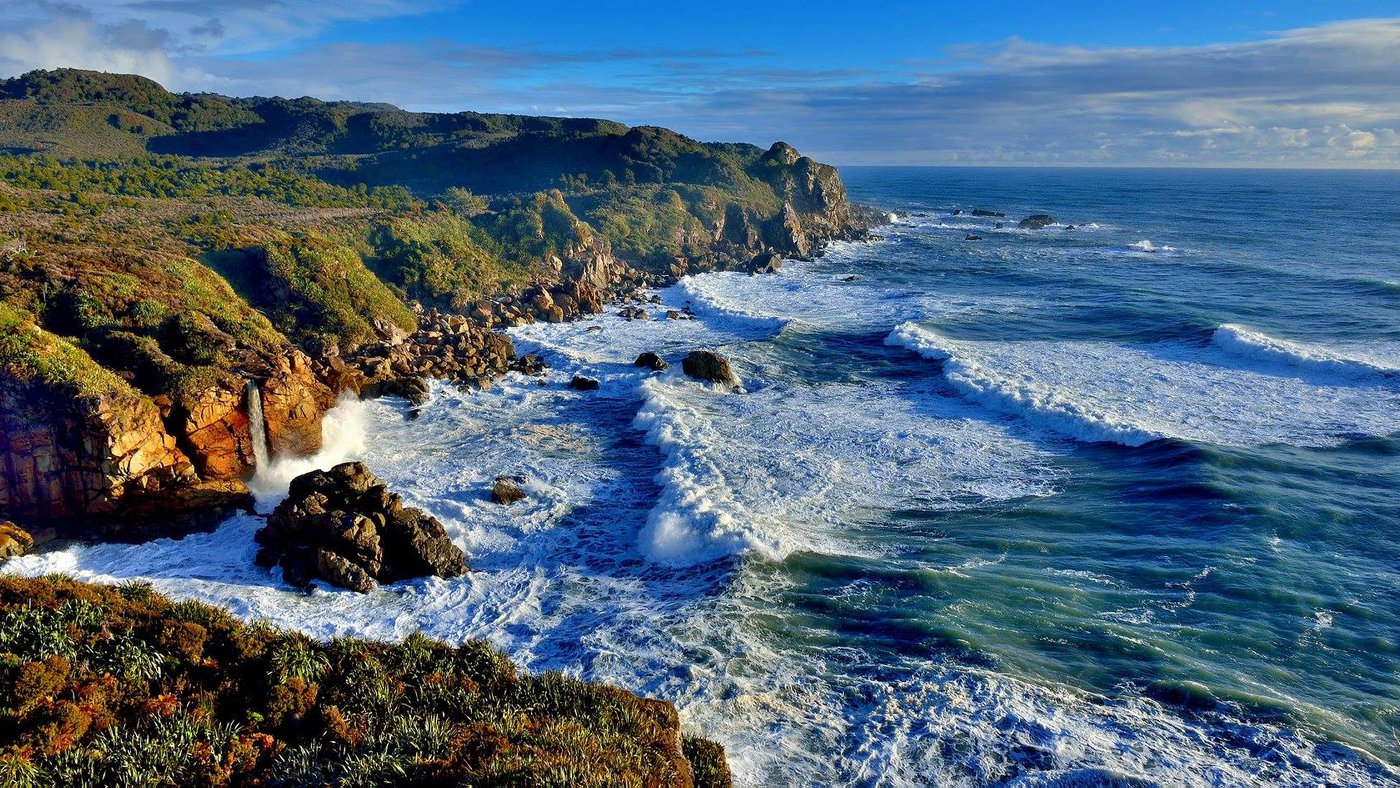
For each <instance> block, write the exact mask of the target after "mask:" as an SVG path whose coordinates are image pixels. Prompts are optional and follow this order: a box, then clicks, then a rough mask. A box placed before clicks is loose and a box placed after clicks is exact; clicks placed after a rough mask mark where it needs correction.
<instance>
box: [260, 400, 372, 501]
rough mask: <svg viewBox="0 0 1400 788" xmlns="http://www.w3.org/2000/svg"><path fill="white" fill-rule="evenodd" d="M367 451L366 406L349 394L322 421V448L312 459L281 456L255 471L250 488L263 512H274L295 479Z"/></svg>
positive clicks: (356, 456) (351, 458)
mask: <svg viewBox="0 0 1400 788" xmlns="http://www.w3.org/2000/svg"><path fill="white" fill-rule="evenodd" d="M364 450H365V424H364V404H363V403H361V402H360V400H359V399H358V398H356V397H354V396H353V395H346V396H344V397H342V398H341V400H340V402H339V403H337V404H336V406H335V407H334V408H331V409H330V410H329V411H327V412H326V415H325V417H324V418H322V419H321V449H320V451H318V452H316V453H315V454H314V455H312V456H310V457H289V456H283V455H279V456H277V457H273V458H272V460H271V461H270V462H268V463H266V464H265V465H261V466H259V467H258V468H256V469H255V471H254V475H253V478H252V479H250V480H249V481H248V489H249V490H252V492H253V496H254V497H255V498H256V499H257V503H258V509H259V510H260V511H270V510H271V509H272V507H274V506H276V505H277V502H278V501H280V500H281V499H282V498H284V497H286V495H287V485H288V484H290V483H291V481H292V479H295V478H296V477H298V476H300V475H302V474H303V473H308V472H310V471H314V470H317V469H321V470H325V469H327V468H330V467H332V466H334V465H338V464H339V463H342V462H347V461H349V460H353V459H357V458H358V457H359V456H360V455H361V454H363V453H364Z"/></svg>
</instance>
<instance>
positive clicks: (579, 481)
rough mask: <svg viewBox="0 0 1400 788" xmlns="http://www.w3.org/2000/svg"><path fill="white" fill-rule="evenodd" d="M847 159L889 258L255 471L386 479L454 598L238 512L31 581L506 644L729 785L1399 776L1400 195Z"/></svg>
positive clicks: (750, 281)
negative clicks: (708, 369) (610, 694)
mask: <svg viewBox="0 0 1400 788" xmlns="http://www.w3.org/2000/svg"><path fill="white" fill-rule="evenodd" d="M843 177H844V178H845V180H846V182H847V185H848V187H849V189H850V191H851V193H852V197H853V198H854V199H855V200H857V201H860V202H863V203H866V204H869V205H873V206H876V207H878V208H879V209H881V210H883V211H886V212H888V213H890V214H892V215H893V217H894V223H893V224H892V225H890V226H889V227H886V228H883V229H882V230H881V231H880V235H881V238H880V239H879V240H877V241H872V242H870V243H845V244H837V245H835V246H834V247H833V248H832V249H831V250H830V251H829V253H828V254H826V255H825V256H823V257H821V258H820V259H817V260H815V261H810V262H803V261H788V263H787V264H786V267H785V269H784V271H783V272H782V273H781V274H779V275H776V276H759V277H750V276H747V275H744V274H740V273H714V274H704V275H700V276H695V277H689V278H687V279H685V280H682V281H681V282H680V283H679V284H678V285H676V286H674V287H671V288H669V289H667V290H665V291H662V292H661V293H660V294H659V295H660V296H661V298H662V300H663V305H660V306H657V307H654V308H653V314H655V315H656V316H658V317H659V316H660V315H661V313H662V312H664V310H665V309H666V308H672V309H679V308H681V307H682V306H684V305H686V304H689V305H690V306H691V307H692V309H693V310H694V312H695V313H696V314H697V315H698V319H696V320H652V321H633V322H628V321H625V320H623V319H621V318H619V317H617V316H615V315H605V316H601V317H598V318H595V319H590V320H586V321H582V322H578V323H571V324H564V325H545V324H537V325H532V326H526V327H521V328H518V329H514V330H513V331H512V334H513V337H514V339H515V341H516V345H517V348H518V349H519V350H520V351H521V352H539V353H542V354H543V355H544V356H545V357H546V359H547V360H548V362H549V363H550V365H551V369H550V372H549V375H548V379H547V382H546V384H545V385H540V384H538V383H537V382H535V381H534V380H532V379H527V378H524V377H521V376H519V375H512V376H511V377H509V378H507V379H506V380H504V381H502V382H501V383H500V384H498V385H497V386H495V387H493V388H492V389H490V390H488V391H485V392H463V391H458V390H456V389H453V388H451V387H448V386H444V385H439V384H435V385H434V387H433V394H432V399H431V400H430V402H429V403H428V404H427V405H426V406H424V407H423V408H422V410H421V413H420V414H419V415H418V416H417V418H409V412H408V410H409V409H408V406H407V405H406V404H405V403H403V402H401V401H397V400H392V399H386V400H379V401H373V402H364V403H359V402H346V403H344V404H342V405H341V406H340V407H339V408H337V410H336V411H335V412H334V413H333V418H331V419H328V421H327V424H326V432H327V437H328V439H329V440H328V445H327V448H326V450H325V451H323V453H322V454H321V455H320V456H318V457H317V458H313V459H312V460H305V461H280V462H277V463H274V465H273V467H271V468H268V469H265V470H264V471H263V472H262V473H261V474H260V476H259V478H258V479H257V480H255V481H256V484H255V487H256V488H257V490H258V491H259V493H260V495H261V505H262V506H264V507H268V506H270V505H272V503H274V502H275V500H276V498H277V496H278V495H279V494H280V493H281V492H283V491H285V483H286V480H287V479H288V478H290V476H291V475H292V474H294V473H296V472H299V471H302V470H305V469H307V468H309V467H311V466H312V465H313V464H323V465H324V464H329V463H332V462H334V461H338V460H341V459H345V458H349V457H359V458H362V459H364V460H365V461H366V462H367V463H368V464H369V465H370V467H371V468H372V469H373V470H375V471H376V472H377V473H378V474H380V475H381V476H383V477H384V478H385V479H386V480H387V481H389V483H390V485H391V487H392V488H394V489H396V490H398V491H400V492H402V493H404V495H405V497H406V498H407V500H408V502H409V503H410V504H412V505H416V506H421V507H424V508H426V509H428V510H429V511H430V512H431V513H433V514H434V515H436V516H437V517H439V518H440V519H441V520H442V521H443V522H444V523H445V524H446V526H447V528H448V530H449V532H450V533H451V534H452V536H453V537H454V538H455V539H456V540H457V542H458V543H459V544H461V545H462V546H463V547H464V549H465V550H466V552H467V555H468V558H469V561H470V563H471V565H472V567H473V568H474V570H475V571H473V572H472V573H470V574H469V575H468V576H466V577H464V578H459V579H454V580H440V579H425V580H420V581H413V582H406V583H401V584H397V585H394V586H391V587H388V588H382V589H379V590H377V591H375V592H372V593H370V594H368V595H365V596H361V595H357V594H353V593H350V592H344V591H338V590H332V589H329V588H321V589H318V590H317V591H315V592H314V593H311V594H301V593H298V592H294V591H291V590H288V589H287V588H285V587H284V586H282V585H281V584H280V579H279V578H278V577H276V576H275V575H273V574H272V573H269V572H267V571H265V570H262V569H259V568H257V567H256V566H254V564H253V561H252V557H253V553H254V546H253V543H252V535H253V532H254V531H255V530H256V529H257V527H258V525H259V521H258V520H257V519H256V518H253V517H248V516H243V517H237V518H234V519H233V520H230V521H229V522H228V523H226V524H225V525H224V526H222V527H221V528H220V529H219V530H217V531H215V532H213V533H209V534H197V535H192V536H189V537H186V538H185V539H183V540H179V541H173V540H161V541H157V542H151V543H148V544H144V545H86V546H82V545H75V546H70V547H66V548H64V549H61V550H57V551H52V552H48V553H45V554H41V555H36V556H29V557H25V558H22V559H17V560H16V561H14V562H12V563H11V564H10V566H9V568H8V569H7V571H10V572H21V573H27V574H42V573H46V572H55V571H57V572H66V573H69V574H72V575H75V576H77V577H80V578H84V579H93V580H101V581H107V582H118V581H122V580H127V579H138V578H139V579H148V580H150V581H151V582H152V583H153V584H154V585H155V586H156V587H157V588H158V589H159V590H161V591H163V592H166V593H169V594H171V595H172V596H175V597H180V598H198V599H203V600H206V601H210V602H215V603H218V604H223V605H226V606H228V607H230V608H231V609H232V610H233V611H234V612H236V613H237V614H239V615H241V616H244V617H246V618H250V619H263V620H268V621H271V622H274V623H277V624H281V625H286V626H290V627H295V628H298V629H301V630H303V631H306V632H308V633H311V634H313V635H316V636H320V637H329V636H334V635H346V634H353V635H364V636H370V637H382V638H400V637H404V636H406V635H407V634H409V633H410V632H412V631H414V630H418V629H421V630H423V631H424V632H426V633H427V634H430V635H432V636H435V637H439V638H444V639H447V640H453V641H455V640H461V639H464V638H474V637H479V638H485V639H487V640H490V641H491V642H492V643H494V644H496V645H497V646H499V647H501V648H502V649H504V650H505V651H506V652H507V653H508V654H509V655H510V656H511V657H512V658H513V659H515V660H516V661H517V662H518V663H520V664H522V665H524V666H526V667H528V668H529V669H531V670H536V671H543V670H562V671H565V672H568V673H570V674H574V675H578V676H581V677H583V678H586V679H590V680H600V681H607V682H612V683H615V684H618V685H620V686H623V687H626V688H628V689H631V690H633V691H636V692H639V693H642V694H646V695H653V696H657V697H662V698H666V699H669V700H671V701H674V702H675V703H676V704H677V706H678V707H679V708H680V710H681V714H682V720H683V722H684V723H685V724H686V725H687V726H688V727H690V728H691V729H693V730H696V731H700V732H703V733H704V734H706V735H708V736H710V737H712V738H714V739H716V740H718V741H720V742H721V743H723V744H724V745H725V746H726V747H727V749H728V753H729V757H730V761H731V764H732V766H733V768H734V771H735V776H736V781H737V782H738V783H739V784H741V785H755V786H756V785H765V786H766V785H792V786H807V785H872V786H905V785H910V786H912V785H928V784H939V785H981V784H988V783H1008V784H1015V785H1078V784H1086V785H1094V784H1101V783H1104V782H1111V781H1113V780H1115V779H1120V778H1141V779H1144V780H1146V781H1148V782H1149V783H1154V782H1155V783H1160V784H1164V785H1246V784H1260V783H1267V784H1296V785H1302V784H1307V785H1313V784H1319V783H1329V784H1339V785H1373V784H1400V495H1397V490H1400V176H1397V174H1395V173H1379V172H1375V173H1371V172H1283V171H1224V170H1204V171H1203V170H1032V169H1005V170H999V169H954V168H942V169H908V168H905V169H898V168H894V169H886V168H868V169H867V168H858V169H848V170H846V171H844V172H843ZM973 209H984V210H990V211H996V212H1002V213H1005V214H1006V218H1004V219H998V218H996V217H973V216H971V215H970V212H971V211H972V210H973ZM1036 213H1045V214H1050V215H1052V216H1053V217H1055V219H1056V223H1055V224H1053V225H1051V226H1049V227H1046V228H1044V229H1039V230H1020V229H1017V228H1016V223H1017V222H1018V221H1019V220H1020V219H1021V218H1024V217H1025V216H1027V215H1030V214H1036ZM998 221H1000V222H1004V223H1005V227H1004V228H1002V229H996V226H995V225H996V223H997V222H998ZM1070 225H1073V229H1071V228H1070ZM969 235H976V236H980V240H968V238H967V236H969ZM701 347H707V348H716V349H718V350H720V351H721V352H722V353H723V354H724V355H726V356H727V357H728V358H729V359H730V360H731V362H732V363H733V364H734V366H735V370H736V372H737V373H738V375H739V377H740V378H741V379H742V381H743V390H742V391H739V392H732V393H725V392H721V391H717V390H715V389H712V388H710V387H708V386H706V385H703V384H700V383H697V382H695V381H691V380H689V379H687V378H685V377H684V376H682V375H680V374H679V366H680V364H679V361H680V358H681V357H682V356H683V355H684V354H685V352H687V351H688V350H690V349H694V348H701ZM643 351H656V352H658V353H661V354H662V355H663V357H665V358H666V359H668V360H669V361H670V362H671V363H672V369H671V370H670V371H669V372H666V373H663V374H660V375H652V374H650V373H647V372H645V371H643V370H640V369H637V368H635V367H633V366H632V365H631V362H632V360H633V359H634V358H635V357H636V356H637V355H638V354H639V353H641V352H643ZM575 374H584V375H589V376H592V377H596V378H598V379H599V380H600V381H601V383H602V385H601V388H600V390H599V391H596V392H577V391H572V390H570V389H569V388H568V387H567V383H568V381H569V379H570V378H571V377H572V376H573V375H575ZM501 474H521V475H524V476H525V477H527V479H528V481H527V483H526V484H525V488H526V490H527V491H528V493H529V495H530V497H529V500H528V501H527V502H525V503H522V504H518V505H516V506H513V507H509V508H507V507H500V506H497V505H495V504H493V503H491V502H490V500H489V497H488V494H489V487H490V482H491V480H492V479H494V478H495V477H496V476H498V475H501Z"/></svg>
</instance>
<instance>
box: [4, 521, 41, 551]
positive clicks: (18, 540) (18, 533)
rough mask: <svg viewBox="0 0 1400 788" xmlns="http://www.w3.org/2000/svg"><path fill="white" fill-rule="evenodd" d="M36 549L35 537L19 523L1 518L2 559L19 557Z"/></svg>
mask: <svg viewBox="0 0 1400 788" xmlns="http://www.w3.org/2000/svg"><path fill="white" fill-rule="evenodd" d="M32 549H34V537H33V536H30V534H29V532H28V531H26V530H24V529H23V528H20V527H19V526H18V525H15V524H14V523H12V522H10V521H8V520H0V561H4V560H7V559H10V558H17V557H19V556H22V555H24V554H25V553H27V552H29V551H30V550H32Z"/></svg>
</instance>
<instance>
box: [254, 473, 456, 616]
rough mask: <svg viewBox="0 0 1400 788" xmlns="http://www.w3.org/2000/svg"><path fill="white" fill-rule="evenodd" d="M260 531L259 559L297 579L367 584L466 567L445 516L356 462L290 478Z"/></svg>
mask: <svg viewBox="0 0 1400 788" xmlns="http://www.w3.org/2000/svg"><path fill="white" fill-rule="evenodd" d="M256 539H257V541H258V543H259V544H260V545H262V548H261V549H260V550H259V551H258V555H257V562H258V564H259V565H260V566H266V567H272V566H281V567H282V572H283V577H284V578H285V579H286V581H287V582H288V583H290V584H292V585H295V586H299V587H306V586H308V585H310V583H311V581H312V580H313V579H316V578H320V579H322V580H325V581H326V582H328V583H332V584H334V585H338V586H341V587H342V588H348V589H350V590H352V591H368V590H370V589H372V588H373V587H374V586H375V584H376V583H390V582H395V581H398V580H405V579H408V578H413V577H424V576H428V575H435V576H438V577H456V576H458V575H461V574H464V573H465V572H466V571H467V567H466V562H465V559H464V557H463V555H462V551H461V549H460V548H458V547H457V546H456V545H455V544H453V543H452V540H451V539H449V538H448V537H447V532H446V530H444V529H443V527H442V523H440V522H438V521H437V519H435V518H433V517H431V516H429V515H428V514H426V513H424V512H422V511H421V510H418V509H413V508H409V507H406V506H404V505H403V499H402V498H400V497H399V496H398V495H396V494H393V493H390V492H389V490H388V487H387V486H386V485H385V484H384V482H383V481H381V480H380V479H379V477H377V476H375V475H374V474H373V473H371V472H370V470H369V469H368V468H367V467H365V465H364V464H363V463H359V462H347V463H342V464H340V465H337V466H335V467H334V468H331V469H330V470H329V471H312V472H311V473H307V474H304V475H302V476H298V477H297V478H295V479H293V480H292V483H291V485H290V487H289V490H288V494H287V499H286V500H284V501H283V502H282V503H280V504H278V506H277V508H276V509H275V510H274V511H273V513H272V514H271V515H270V516H269V517H268V518H267V525H266V526H264V527H263V528H262V530H260V531H258V533H257V536H256Z"/></svg>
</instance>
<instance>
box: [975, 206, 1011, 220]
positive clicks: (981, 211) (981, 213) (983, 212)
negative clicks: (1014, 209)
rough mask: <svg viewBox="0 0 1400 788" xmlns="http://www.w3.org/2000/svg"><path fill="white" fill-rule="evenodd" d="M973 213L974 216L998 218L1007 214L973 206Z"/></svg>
mask: <svg viewBox="0 0 1400 788" xmlns="http://www.w3.org/2000/svg"><path fill="white" fill-rule="evenodd" d="M972 215H973V216H985V217H993V218H997V219H1000V218H1003V217H1005V216H1006V214H1004V213H1001V212H1000V211H988V210H985V209H982V208H973V209H972Z"/></svg>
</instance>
